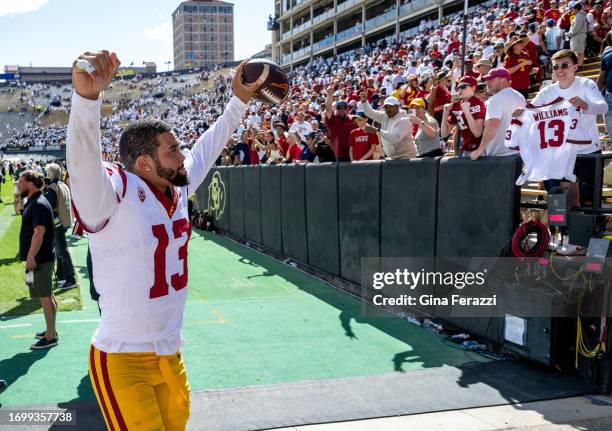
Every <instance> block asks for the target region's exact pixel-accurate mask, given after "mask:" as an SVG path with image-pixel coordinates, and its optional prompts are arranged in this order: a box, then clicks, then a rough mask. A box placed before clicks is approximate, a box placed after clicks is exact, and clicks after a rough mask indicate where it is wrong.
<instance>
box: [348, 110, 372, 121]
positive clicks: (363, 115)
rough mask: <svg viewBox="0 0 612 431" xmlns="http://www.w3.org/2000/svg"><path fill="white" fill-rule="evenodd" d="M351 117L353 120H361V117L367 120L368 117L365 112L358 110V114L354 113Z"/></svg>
mask: <svg viewBox="0 0 612 431" xmlns="http://www.w3.org/2000/svg"><path fill="white" fill-rule="evenodd" d="M351 118H352V119H353V120H359V119H362V120H365V119H366V118H368V117H367V116H366V114H365V112H363V111H357V114H355V115H353V116H352V117H351Z"/></svg>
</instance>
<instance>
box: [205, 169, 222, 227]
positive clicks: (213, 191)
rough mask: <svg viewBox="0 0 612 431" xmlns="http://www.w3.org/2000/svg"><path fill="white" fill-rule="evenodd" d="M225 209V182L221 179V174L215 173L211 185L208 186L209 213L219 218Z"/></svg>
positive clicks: (216, 218)
mask: <svg viewBox="0 0 612 431" xmlns="http://www.w3.org/2000/svg"><path fill="white" fill-rule="evenodd" d="M224 211H225V184H224V183H223V180H222V179H221V174H219V172H215V173H214V174H213V177H212V180H211V181H210V185H209V186H208V213H209V214H210V215H211V216H212V217H214V218H215V220H219V219H220V218H221V216H222V215H223V212H224Z"/></svg>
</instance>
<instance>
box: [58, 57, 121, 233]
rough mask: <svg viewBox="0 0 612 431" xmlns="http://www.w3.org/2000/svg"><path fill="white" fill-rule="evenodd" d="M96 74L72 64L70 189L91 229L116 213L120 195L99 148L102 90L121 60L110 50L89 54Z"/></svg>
mask: <svg viewBox="0 0 612 431" xmlns="http://www.w3.org/2000/svg"><path fill="white" fill-rule="evenodd" d="M79 59H84V60H87V61H89V63H91V64H92V65H93V66H94V67H95V68H96V71H95V72H93V73H91V74H90V73H88V72H85V71H83V70H81V69H79V68H78V67H77V65H76V64H77V62H76V61H75V62H74V63H73V65H72V85H73V87H74V90H75V91H74V94H73V95H72V107H71V110H70V120H69V122H68V133H67V137H66V161H67V165H68V172H69V173H70V186H71V187H70V188H71V191H72V196H73V199H74V202H75V206H76V208H77V210H78V212H79V216H80V218H81V221H82V222H83V224H84V225H85V226H87V228H88V229H90V230H96V229H97V228H99V227H100V226H102V225H103V224H104V223H105V222H106V221H107V220H108V219H109V218H110V217H111V216H112V215H113V214H114V213H115V211H116V209H117V207H118V205H119V202H118V200H117V193H116V191H115V188H114V186H113V183H112V182H111V179H110V178H109V176H108V175H107V173H106V168H105V167H104V164H103V162H102V154H101V149H100V106H101V105H102V98H101V94H102V91H104V89H105V88H106V87H107V86H108V84H109V83H110V82H111V81H112V79H113V76H114V75H115V72H116V71H117V68H118V67H119V64H120V61H119V59H118V58H117V55H116V54H115V53H114V52H113V53H109V52H108V51H100V52H98V53H91V52H86V53H84V54H83V55H81V56H79Z"/></svg>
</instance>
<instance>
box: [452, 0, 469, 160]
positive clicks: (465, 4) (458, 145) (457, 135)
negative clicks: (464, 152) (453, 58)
mask: <svg viewBox="0 0 612 431" xmlns="http://www.w3.org/2000/svg"><path fill="white" fill-rule="evenodd" d="M468 1H469V0H464V1H463V32H462V33H463V37H462V38H461V76H463V74H464V73H465V56H466V54H467V52H466V45H467V21H468ZM454 144H455V145H454V146H455V155H460V154H459V149H460V148H461V133H459V128H458V127H457V128H456V130H455V139H454Z"/></svg>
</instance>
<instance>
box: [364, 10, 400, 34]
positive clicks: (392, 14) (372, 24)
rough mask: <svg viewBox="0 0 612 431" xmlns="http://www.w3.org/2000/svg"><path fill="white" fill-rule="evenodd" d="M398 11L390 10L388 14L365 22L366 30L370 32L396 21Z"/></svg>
mask: <svg viewBox="0 0 612 431" xmlns="http://www.w3.org/2000/svg"><path fill="white" fill-rule="evenodd" d="M396 13H397V11H396V10H395V8H393V9H390V10H389V11H387V12H386V13H384V14H382V15H379V16H377V17H376V18H371V19H369V20H367V21H366V22H365V29H366V30H370V29H372V28H376V27H378V26H380V25H383V24H386V23H388V22H391V21H395V19H396V17H397V15H396Z"/></svg>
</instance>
